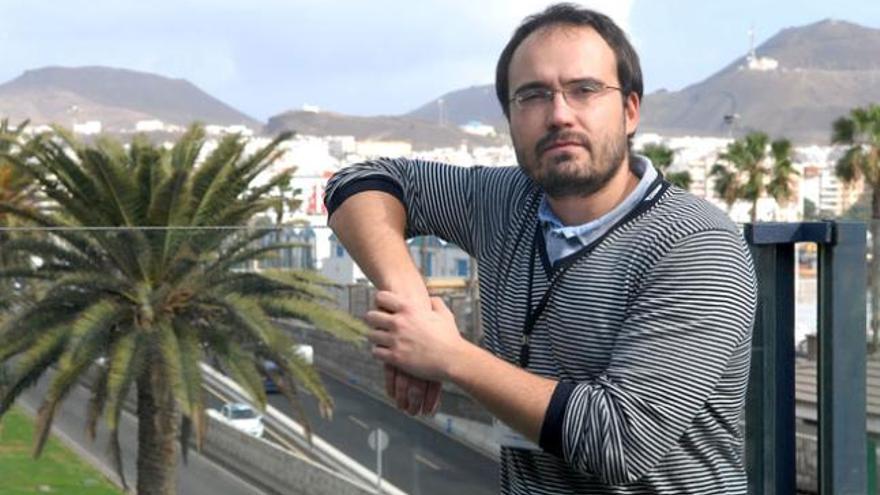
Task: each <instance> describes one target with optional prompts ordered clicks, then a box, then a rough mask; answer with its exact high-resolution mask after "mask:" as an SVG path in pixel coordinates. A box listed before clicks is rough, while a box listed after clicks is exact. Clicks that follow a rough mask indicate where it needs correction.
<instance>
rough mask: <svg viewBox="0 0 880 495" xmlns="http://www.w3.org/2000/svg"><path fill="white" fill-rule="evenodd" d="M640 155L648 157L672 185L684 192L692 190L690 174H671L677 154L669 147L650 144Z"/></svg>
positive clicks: (685, 172)
mask: <svg viewBox="0 0 880 495" xmlns="http://www.w3.org/2000/svg"><path fill="white" fill-rule="evenodd" d="M639 154H640V155H644V156H646V157H648V158H649V159H650V160H651V163H653V164H654V166H655V167H656V168H657V170H659V171H660V173H661V174H663V177H665V178H666V180H668V181H669V182H670V183H671V184H673V185H676V186H678V187H680V188H682V189H684V190H688V189H690V187H691V182H692V180H691V174H690V172H687V171H684V172H671V171H670V170H669V168H670V167H671V166H672V161H673V159H674V158H675V152H674V151H672V149H670V148H669V147H668V146H666V145H663V144H657V143H649V144H646V145H645V147H644V148H642V149H641V150H640V151H639Z"/></svg>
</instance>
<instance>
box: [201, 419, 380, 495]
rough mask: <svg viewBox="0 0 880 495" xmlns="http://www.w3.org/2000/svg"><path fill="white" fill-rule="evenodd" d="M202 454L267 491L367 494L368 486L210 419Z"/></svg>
mask: <svg viewBox="0 0 880 495" xmlns="http://www.w3.org/2000/svg"><path fill="white" fill-rule="evenodd" d="M209 421H210V424H209V427H208V431H207V434H206V436H205V445H204V447H203V449H202V451H203V453H204V454H205V455H207V456H208V457H210V458H211V459H213V460H214V461H215V462H217V463H218V464H221V465H223V466H224V467H226V468H228V469H230V470H232V471H234V472H236V473H240V474H241V475H243V477H246V478H248V479H250V480H251V481H253V482H254V483H255V484H257V485H258V486H260V487H261V488H264V489H265V490H266V491H268V492H270V493H279V494H281V493H283V494H294V495H299V494H302V495H368V494H375V490H374V489H373V488H372V487H366V486H364V485H360V484H357V483H355V482H353V481H351V480H348V479H345V478H343V477H341V476H340V475H338V474H336V473H333V472H331V471H329V470H328V469H327V468H324V467H323V466H320V465H318V464H315V463H313V462H311V461H309V460H306V459H303V458H302V457H299V456H296V455H294V454H292V453H290V452H288V451H286V450H283V449H281V448H280V447H278V446H276V445H274V444H271V443H269V442H267V441H265V440H262V439H260V438H255V437H252V436H250V435H248V434H246V433H243V432H241V431H238V430H236V429H235V428H232V427H231V426H229V425H226V424H224V423H223V422H221V421H218V420H216V419H214V418H209Z"/></svg>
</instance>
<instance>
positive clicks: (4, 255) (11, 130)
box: [0, 119, 38, 311]
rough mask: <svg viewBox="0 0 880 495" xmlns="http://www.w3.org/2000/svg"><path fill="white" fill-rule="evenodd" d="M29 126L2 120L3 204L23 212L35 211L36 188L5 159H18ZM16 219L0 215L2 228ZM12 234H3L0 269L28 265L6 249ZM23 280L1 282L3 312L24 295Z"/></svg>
mask: <svg viewBox="0 0 880 495" xmlns="http://www.w3.org/2000/svg"><path fill="white" fill-rule="evenodd" d="M27 125H28V122H27V121H24V122H22V123H21V124H19V125H18V126H16V127H12V126H10V125H9V120H8V119H3V120H0V202H4V203H11V204H15V205H18V206H19V207H20V208H24V209H32V208H35V207H36V204H37V201H38V199H37V188H36V187H35V182H34V180H33V178H32V177H31V176H30V175H29V174H27V173H24V172H22V171H21V170H20V169H19V168H18V167H16V166H15V165H14V164H13V163H11V162H10V161H9V160H8V159H4V158H3V157H4V156H10V155H17V154H19V153H20V152H21V149H22V146H23V143H24V130H25V128H26V127H27ZM15 226H16V221H15V218H11V217H10V216H9V215H5V214H3V213H0V228H7V227H15ZM11 236H12V234H11V233H10V232H8V231H0V267H4V266H10V265H12V264H20V263H23V262H26V258H23V257H22V255H21V254H18V255H14V254H13V253H10V252H8V251H7V250H5V249H4V248H3V244H4V243H5V242H6V241H7V240H8V239H10V237H11ZM24 292H25V291H24V287H23V285H22V281H21V280H2V281H0V311H2V310H5V309H7V308H9V307H11V306H13V305H14V304H15V303H16V301H17V300H18V299H19V298H20V297H21V296H22V294H23V293H24Z"/></svg>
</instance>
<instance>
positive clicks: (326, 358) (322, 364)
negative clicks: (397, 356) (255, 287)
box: [282, 323, 492, 423]
mask: <svg viewBox="0 0 880 495" xmlns="http://www.w3.org/2000/svg"><path fill="white" fill-rule="evenodd" d="M282 325H283V328H284V329H285V330H288V331H290V332H291V333H292V334H293V335H294V336H295V337H296V338H297V339H298V340H299V341H300V342H302V343H306V344H311V345H312V347H313V348H314V349H315V366H317V367H318V368H320V369H322V370H325V371H327V372H328V373H331V374H333V375H334V376H336V377H338V378H340V379H342V380H345V381H347V382H348V383H350V384H352V385H355V386H357V387H360V388H362V389H364V390H366V391H368V392H369V393H372V394H373V395H376V396H378V397H381V398H382V399H385V377H384V373H383V371H382V366H381V365H380V364H379V363H378V362H377V361H376V360H375V359H374V358H373V356H372V355H371V354H370V347H369V344H368V343H367V342H363V343H361V344H360V345H357V344H352V343H348V342H342V341H339V340H337V339H336V338H335V337H333V336H332V335H330V334H328V333H327V332H322V331H318V330H314V329H310V328H306V327H303V326H302V325H295V324H290V323H283V324H282ZM440 411H441V412H443V413H445V414H450V415H453V416H458V417H462V418H466V419H469V420H473V421H481V422H484V423H491V421H492V415H491V414H489V411H487V410H486V408H484V407H483V406H482V405H480V404H479V403H477V402H476V401H474V400H473V399H471V397H470V396H468V395H467V394H466V393H464V392H463V391H462V390H461V389H459V388H458V387H455V386H451V385H449V384H444V386H443V397H442V399H441V401H440Z"/></svg>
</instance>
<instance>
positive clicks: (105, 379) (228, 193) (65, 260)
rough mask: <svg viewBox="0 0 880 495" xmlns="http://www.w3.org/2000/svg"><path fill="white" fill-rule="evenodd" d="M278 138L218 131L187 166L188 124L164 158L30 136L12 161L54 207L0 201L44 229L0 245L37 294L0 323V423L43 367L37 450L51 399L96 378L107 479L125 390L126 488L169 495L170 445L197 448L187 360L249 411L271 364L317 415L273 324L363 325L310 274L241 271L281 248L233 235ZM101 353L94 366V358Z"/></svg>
mask: <svg viewBox="0 0 880 495" xmlns="http://www.w3.org/2000/svg"><path fill="white" fill-rule="evenodd" d="M287 137H289V136H288V135H281V136H279V137H278V138H277V139H275V140H274V141H272V142H271V144H269V145H267V146H265V147H264V148H262V149H260V150H259V151H257V152H255V153H254V154H252V155H249V156H246V155H245V154H244V144H245V143H244V142H243V140H242V139H241V138H240V137H239V136H229V137H226V138H224V139H223V140H222V141H221V142H220V143H219V145H218V147H217V148H216V149H215V150H214V151H213V152H212V153H210V154H209V155H208V156H207V157H206V158H205V159H204V160H203V161H200V160H199V159H198V158H199V156H200V154H201V151H202V148H203V145H204V141H205V138H204V131H203V129H202V128H201V127H199V126H194V127H192V128H190V129H189V130H188V132H187V133H186V134H185V135H184V136H183V137H182V138H181V139H180V140H179V141H178V142H177V143H176V144H175V145H174V146H173V148H171V149H165V148H163V147H161V146H154V145H152V144H150V143H148V142H147V141H146V140H145V139H143V138H136V139H135V140H134V141H133V142H132V143H131V144H130V146H129V148H128V149H125V148H124V147H123V146H121V145H120V144H119V143H117V142H115V141H112V140H109V139H101V140H99V141H98V142H97V144H95V145H93V146H83V145H81V144H79V143H77V142H76V141H75V140H73V139H72V138H71V137H70V136H68V135H66V134H64V133H56V134H51V135H42V136H39V137H35V138H34V139H32V140H31V141H30V142H29V143H28V145H27V147H26V149H25V154H26V156H25V157H24V159H22V158H20V157H19V158H15V157H13V158H12V159H13V160H14V161H15V162H16V163H17V166H19V167H20V168H21V169H22V170H27V171H28V173H30V174H31V175H32V176H33V178H34V180H36V181H37V183H39V184H40V186H41V188H42V190H43V192H44V193H45V194H46V196H47V197H48V198H50V199H51V200H52V201H54V202H55V205H56V208H55V209H54V210H51V211H41V212H34V211H30V210H26V209H24V208H21V207H19V206H17V205H15V204H11V203H0V212H3V213H6V214H9V215H13V216H16V217H19V218H21V219H23V220H27V221H29V222H32V223H33V224H35V225H36V226H39V227H43V228H44V230H43V231H42V232H40V234H41V235H39V236H31V237H28V238H20V239H13V240H11V241H10V242H9V243H8V244H7V246H6V249H9V250H13V251H20V252H26V253H28V254H29V256H31V257H38V258H39V263H37V264H35V266H23V267H21V268H19V269H14V270H13V269H7V270H4V271H3V272H2V273H0V276H2V277H12V276H16V277H27V278H29V279H34V280H40V281H42V282H43V284H44V287H43V288H42V290H41V291H40V294H39V297H37V298H35V300H33V301H32V302H31V303H30V304H28V305H27V306H25V307H22V308H21V309H20V310H19V311H17V312H16V313H15V314H14V315H12V316H11V317H10V318H8V319H7V320H6V321H5V322H3V324H2V325H0V362H3V363H6V362H10V363H12V364H13V367H12V369H11V370H10V375H11V376H10V377H9V382H8V385H7V386H6V387H5V389H3V390H0V415H2V414H3V413H5V411H7V410H8V408H9V407H10V405H11V404H12V403H13V401H14V400H15V398H16V396H18V395H19V394H20V393H21V392H22V390H24V389H25V388H26V387H27V386H28V385H30V384H32V383H34V381H35V380H37V379H38V378H39V377H40V376H42V375H43V374H45V373H46V372H47V371H48V370H49V367H50V366H53V367H54V368H55V370H54V372H53V376H52V378H51V382H50V385H49V389H48V391H47V394H46V397H45V398H44V401H43V403H42V405H41V407H40V408H39V413H38V420H37V431H36V433H35V445H34V455H35V456H37V455H39V454H40V452H41V451H42V449H43V446H44V442H45V440H46V436H47V435H48V433H49V430H50V426H51V423H52V420H53V417H54V414H55V412H56V410H57V409H58V406H59V404H60V403H61V402H62V401H63V399H64V397H65V396H66V394H67V393H68V392H69V391H70V390H71V387H73V386H74V385H75V384H76V383H77V382H78V381H79V379H80V378H82V377H83V375H84V373H86V372H87V371H89V370H92V371H90V373H96V374H97V378H96V385H95V386H94V387H93V395H92V398H91V401H90V404H89V409H88V419H87V425H86V427H87V431H88V432H89V434H90V435H91V436H92V438H94V434H95V428H96V424H97V421H98V420H99V418H100V417H101V416H102V415H103V416H104V417H105V418H106V422H107V426H108V429H109V431H110V449H111V452H112V453H113V456H114V460H115V463H116V467H117V471H118V472H119V475H120V477H122V470H121V458H120V456H121V453H120V451H119V442H118V425H119V416H120V411H121V409H122V407H123V402H124V399H125V398H126V396H127V395H128V394H129V391H131V390H132V388H134V392H136V400H137V412H136V414H137V417H138V430H139V431H138V438H139V442H138V461H137V472H138V476H137V493H150V494H170V493H173V492H174V487H175V479H176V466H177V455H178V447H177V444H176V442H177V440H178V439H179V440H180V442H181V446H182V447H181V448H182V449H183V455H184V459H186V444H187V439H188V438H189V436H190V434H191V433H194V434H195V438H196V443H197V445H198V446H199V447H200V446H201V445H202V441H203V438H204V434H205V428H206V419H205V417H206V416H205V413H204V410H205V404H204V401H203V391H202V375H201V369H200V366H199V365H200V363H201V362H202V361H203V360H205V359H206V358H208V357H210V358H211V359H212V361H216V362H218V363H220V365H221V366H222V368H223V369H224V370H225V371H226V372H228V373H229V374H230V375H231V376H232V377H233V378H234V379H235V380H236V381H238V383H239V384H241V386H242V387H243V388H244V389H245V390H247V391H248V392H249V393H250V395H251V397H252V398H253V399H254V400H255V402H256V403H257V404H258V405H259V406H261V407H265V403H266V396H265V392H264V390H263V381H262V377H261V372H266V369H265V367H264V365H263V363H265V362H266V360H271V361H272V362H274V363H276V364H277V371H273V372H272V377H273V378H274V379H275V382H276V383H277V384H278V385H279V388H280V389H281V391H282V393H284V394H285V396H286V397H287V398H288V399H289V400H290V401H291V402H292V404H293V405H294V406H295V407H296V408H297V411H298V412H299V413H300V414H302V409H301V408H299V403H298V402H297V388H298V387H299V386H302V387H303V388H305V389H306V390H308V391H309V392H311V393H313V394H314V395H315V396H316V397H317V398H318V400H319V402H320V404H321V406H322V411H325V412H329V410H330V407H331V405H332V402H331V399H330V397H329V396H328V394H327V393H326V391H325V390H324V388H323V386H322V385H321V382H320V379H319V377H318V375H317V373H316V372H315V370H314V369H313V368H312V367H311V366H309V365H307V364H306V363H305V362H304V361H303V360H302V358H300V357H299V356H298V355H297V354H296V352H295V351H294V349H293V345H294V344H295V342H294V341H293V339H292V338H291V337H290V335H289V334H287V333H285V332H283V331H282V330H279V329H278V328H277V327H276V326H275V325H274V324H273V321H272V319H273V318H296V319H300V320H305V321H308V322H310V323H313V324H314V325H315V326H317V327H319V328H322V329H325V330H328V331H331V332H333V333H334V334H335V335H337V336H339V337H341V338H345V339H355V338H358V337H359V336H360V335H361V334H362V332H363V327H362V324H360V323H359V322H357V321H356V320H354V319H352V318H351V317H349V316H348V315H346V314H344V313H341V312H338V311H337V310H333V309H330V308H329V307H328V306H327V304H326V303H329V302H330V297H329V296H328V295H327V293H326V292H325V291H324V290H323V289H322V288H321V287H320V285H321V284H323V283H325V282H323V279H320V278H319V277H318V276H317V275H315V274H313V273H309V272H280V271H265V272H260V273H256V272H249V271H246V270H243V269H242V268H241V267H242V266H247V265H248V262H249V261H251V260H253V259H257V258H260V257H262V256H265V255H269V254H271V253H272V252H274V251H276V250H277V249H280V248H283V247H284V246H283V245H277V244H276V245H270V246H260V245H259V244H257V243H258V241H259V240H260V239H261V238H262V237H263V236H265V235H266V234H267V233H268V231H263V230H256V231H254V230H249V229H246V228H243V227H244V226H245V225H246V224H247V222H248V221H249V220H250V219H251V218H253V217H254V216H255V215H257V214H259V213H262V212H265V211H266V210H267V209H269V208H271V205H272V201H271V199H266V198H265V197H264V194H265V193H266V192H267V191H269V190H270V189H271V188H273V187H275V186H276V185H277V184H278V183H281V182H284V181H285V180H286V179H287V174H288V173H289V172H285V173H280V174H278V175H276V176H274V177H272V178H270V179H269V180H268V181H266V182H264V183H262V184H263V185H261V186H259V187H253V186H252V184H253V183H254V179H255V178H256V177H257V176H259V175H261V174H263V173H264V172H265V171H266V170H267V168H268V167H269V166H270V165H271V164H272V162H273V161H274V160H275V159H276V158H277V157H278V151H277V147H278V145H279V144H280V143H281V142H282V141H283V140H284V139H286V138H287ZM13 357H15V360H14V361H10V358H13ZM102 358H103V359H105V360H106V365H105V366H94V365H93V364H94V363H95V361H96V360H100V359H102ZM273 369H274V367H273ZM123 483H125V480H124V478H123Z"/></svg>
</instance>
